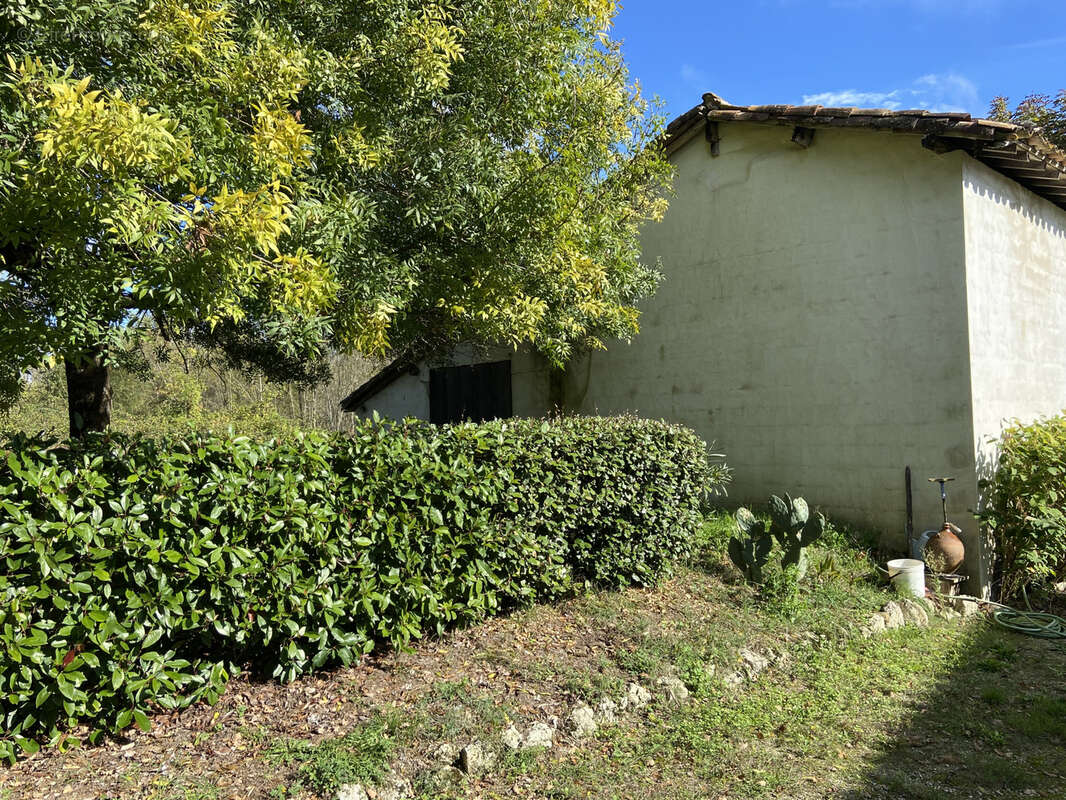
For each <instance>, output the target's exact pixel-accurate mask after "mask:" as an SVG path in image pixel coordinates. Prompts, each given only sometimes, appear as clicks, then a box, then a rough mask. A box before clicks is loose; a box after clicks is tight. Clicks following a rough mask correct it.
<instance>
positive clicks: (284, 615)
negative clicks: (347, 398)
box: [0, 417, 728, 759]
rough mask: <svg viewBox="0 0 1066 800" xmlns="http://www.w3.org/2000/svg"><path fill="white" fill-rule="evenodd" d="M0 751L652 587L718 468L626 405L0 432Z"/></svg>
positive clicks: (679, 432)
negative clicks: (433, 418) (59, 433)
mask: <svg viewBox="0 0 1066 800" xmlns="http://www.w3.org/2000/svg"><path fill="white" fill-rule="evenodd" d="M0 447H2V450H3V452H0V560H2V563H3V567H2V569H0V715H2V719H3V732H2V733H0V756H3V757H6V758H8V759H13V758H14V757H15V755H16V754H17V752H18V750H19V748H21V749H23V750H26V751H34V750H36V749H37V748H38V747H39V746H40V743H41V742H42V741H52V742H58V741H60V740H62V741H67V740H68V739H69V738H70V736H71V733H70V732H71V731H72V730H73V729H74V728H75V727H76V726H79V725H83V726H86V728H87V730H88V731H89V733H88V738H89V739H90V740H92V741H95V740H96V739H97V738H99V736H100V735H102V734H103V733H105V732H114V731H118V730H121V729H123V728H125V727H127V726H129V725H131V724H136V725H138V726H140V727H142V728H147V727H148V726H149V725H150V721H149V717H148V715H149V714H150V713H152V712H154V711H158V710H165V709H176V708H180V707H183V706H186V705H188V704H189V703H192V702H195V701H198V700H205V701H207V702H214V701H215V700H216V699H217V698H218V696H219V694H220V693H221V692H222V691H223V688H224V686H225V684H226V682H227V680H228V679H229V678H230V677H231V676H232V675H234V674H235V673H236V672H238V671H240V670H245V669H247V670H250V671H252V672H255V673H260V674H267V675H272V676H273V677H274V678H276V679H278V680H281V681H291V680H293V679H294V678H296V677H297V676H299V675H301V674H304V673H306V672H308V671H310V670H313V669H316V668H320V667H324V666H327V665H336V664H350V663H352V662H353V661H354V660H357V659H358V658H359V657H360V656H361V655H363V654H365V653H367V652H369V651H371V650H372V649H374V648H375V647H381V646H404V645H406V644H408V643H409V642H411V641H412V640H414V639H418V638H419V637H422V636H424V635H426V634H429V633H439V632H442V631H444V630H445V629H447V628H449V627H453V626H457V625H467V624H470V623H473V622H476V621H478V620H481V619H483V618H484V617H486V616H488V615H491V614H496V613H499V612H500V611H503V610H506V609H509V608H514V607H516V606H520V605H524V604H528V603H531V602H534V601H538V600H550V599H553V598H557V597H561V596H564V595H567V594H569V593H572V592H574V591H575V590H577V589H579V588H582V587H584V586H586V585H598V586H605V587H617V586H625V585H649V584H652V583H653V582H655V581H656V580H657V579H659V578H660V577H661V576H662V575H664V574H665V573H667V572H668V570H669V568H670V565H671V562H673V561H674V560H677V559H680V558H684V557H686V556H687V555H688V552H689V548H690V543H691V541H692V538H693V535H694V533H695V531H696V529H697V527H698V525H699V524H700V503H701V500H702V498H703V497H704V495H705V493H706V492H708V491H713V490H715V489H717V488H718V487H720V486H721V484H722V483H723V482H724V481H725V480H726V479H727V478H728V469H727V468H726V467H724V465H720V464H718V465H714V464H711V463H710V462H709V459H708V454H707V448H706V445H705V444H704V443H703V442H702V441H701V440H700V439H699V438H698V437H697V436H696V435H695V434H694V433H693V432H692V431H690V430H688V429H685V428H682V427H678V426H673V425H668V424H665V423H662V422H655V421H648V420H641V419H636V418H631V417H614V418H563V419H558V420H552V421H542V420H517V421H500V422H490V423H483V424H476V425H475V424H463V425H454V426H444V427H436V426H432V425H428V424H425V423H419V422H413V421H408V422H404V423H388V422H377V421H374V422H367V423H365V424H360V425H358V426H357V427H356V429H355V431H354V432H353V433H352V434H350V435H348V434H345V435H339V434H325V433H308V434H297V435H292V436H288V437H285V438H279V439H269V440H254V439H250V438H247V437H243V436H235V435H232V434H229V435H218V434H212V433H197V434H191V435H188V436H185V437H180V438H162V439H153V438H144V437H135V436H126V435H111V436H90V437H88V438H87V439H85V440H83V441H61V440H49V439H44V438H40V437H28V436H25V435H22V434H19V435H16V436H13V437H10V438H8V439H7V440H6V441H4V442H3V443H2V445H0Z"/></svg>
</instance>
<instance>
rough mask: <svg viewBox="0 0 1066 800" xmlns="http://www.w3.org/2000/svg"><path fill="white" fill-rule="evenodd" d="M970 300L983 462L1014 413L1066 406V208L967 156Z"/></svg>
mask: <svg viewBox="0 0 1066 800" xmlns="http://www.w3.org/2000/svg"><path fill="white" fill-rule="evenodd" d="M963 203H964V211H965V218H966V267H967V269H966V274H967V306H968V309H969V326H970V353H971V355H970V359H971V373H972V385H973V420H974V437H975V450H976V452H977V460H978V465H979V467H978V469H979V473H981V474H982V475H991V473H992V471H993V470H994V465H995V459H996V452H995V450H996V448H995V440H996V439H998V437H999V435H1000V433H1001V432H1002V430H1003V427H1004V424H1005V423H1006V422H1008V421H1009V420H1011V419H1015V418H1017V419H1020V420H1023V421H1026V422H1028V421H1031V420H1033V419H1036V418H1037V417H1040V416H1044V415H1048V414H1055V413H1058V412H1060V411H1062V410H1063V409H1064V408H1066V211H1063V210H1062V209H1061V208H1059V207H1058V206H1055V205H1053V204H1052V203H1050V202H1048V201H1047V200H1044V199H1043V198H1040V197H1037V196H1036V195H1034V194H1033V193H1032V192H1030V191H1029V190H1028V189H1025V188H1023V187H1022V186H1019V185H1018V184H1017V183H1015V182H1014V181H1012V180H1010V179H1008V178H1006V177H1004V176H1003V175H1001V174H999V173H998V172H995V171H993V170H991V169H989V168H988V167H986V166H985V165H984V164H981V163H980V162H978V161H974V160H972V159H967V160H966V161H965V162H964V173H963Z"/></svg>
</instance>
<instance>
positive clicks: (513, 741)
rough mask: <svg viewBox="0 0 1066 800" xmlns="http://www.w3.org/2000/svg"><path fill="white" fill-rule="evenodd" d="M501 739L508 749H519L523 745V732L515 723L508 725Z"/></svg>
mask: <svg viewBox="0 0 1066 800" xmlns="http://www.w3.org/2000/svg"><path fill="white" fill-rule="evenodd" d="M500 740H501V741H502V742H503V746H504V747H506V748H507V749H508V750H518V749H519V748H520V747H521V746H522V732H521V731H520V730H518V728H516V727H515V726H514V725H513V724H512V725H508V726H507V729H506V730H505V731H504V732H503V733H502V734H500Z"/></svg>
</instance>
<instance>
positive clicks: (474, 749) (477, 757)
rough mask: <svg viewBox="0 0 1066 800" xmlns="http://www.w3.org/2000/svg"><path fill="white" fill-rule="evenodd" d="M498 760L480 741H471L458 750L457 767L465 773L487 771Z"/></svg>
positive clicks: (475, 773) (477, 773)
mask: <svg viewBox="0 0 1066 800" xmlns="http://www.w3.org/2000/svg"><path fill="white" fill-rule="evenodd" d="M497 760H498V758H497V756H496V753H495V752H493V751H492V750H491V749H490V748H488V747H486V746H485V745H483V744H482V743H481V742H471V743H470V744H468V745H467V746H466V747H464V748H463V749H462V750H460V751H459V769H461V770H462V771H463V772H465V773H466V774H467V775H480V774H482V773H483V772H488V771H489V770H490V769H492V768H493V767H494V766H496V761H497Z"/></svg>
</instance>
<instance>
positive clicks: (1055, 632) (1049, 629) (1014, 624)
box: [992, 607, 1066, 639]
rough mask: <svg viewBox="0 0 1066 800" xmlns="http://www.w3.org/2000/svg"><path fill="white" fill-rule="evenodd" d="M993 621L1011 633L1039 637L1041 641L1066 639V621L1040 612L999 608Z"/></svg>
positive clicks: (993, 616)
mask: <svg viewBox="0 0 1066 800" xmlns="http://www.w3.org/2000/svg"><path fill="white" fill-rule="evenodd" d="M992 620H993V621H994V622H995V623H996V624H997V625H999V626H1001V627H1003V628H1006V629H1007V630H1009V631H1016V632H1017V633H1024V634H1026V635H1028V636H1039V637H1040V638H1041V639H1066V619H1063V618H1062V617H1056V616H1055V615H1054V614H1044V613H1042V612H1040V611H1018V610H1017V609H1014V608H1007V607H1003V608H997V609H996V610H995V611H993V612H992Z"/></svg>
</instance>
